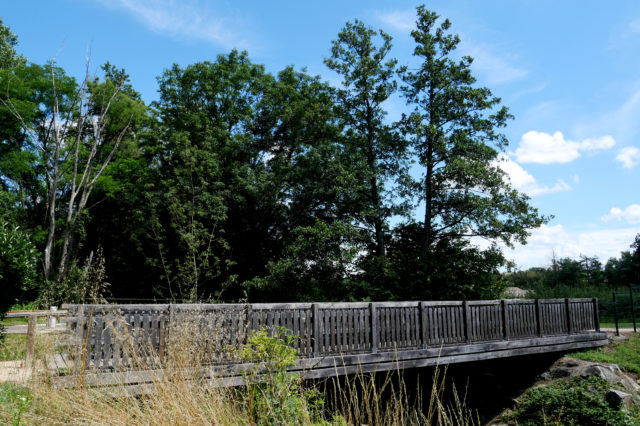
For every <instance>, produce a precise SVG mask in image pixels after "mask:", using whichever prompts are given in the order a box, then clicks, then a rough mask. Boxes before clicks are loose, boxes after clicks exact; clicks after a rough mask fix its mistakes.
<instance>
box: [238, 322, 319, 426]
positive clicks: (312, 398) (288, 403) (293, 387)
mask: <svg viewBox="0 0 640 426" xmlns="http://www.w3.org/2000/svg"><path fill="white" fill-rule="evenodd" d="M287 333H288V330H287V329H286V328H283V327H277V328H276V329H275V330H274V332H273V333H272V334H273V335H270V333H269V331H268V330H267V329H264V328H263V329H261V330H259V331H257V332H254V333H253V334H252V335H251V336H250V337H249V338H248V339H247V344H246V345H245V346H243V347H242V349H240V351H239V354H240V357H241V358H242V360H243V361H246V362H252V363H254V366H253V368H252V369H250V370H249V371H248V372H247V373H245V381H246V383H247V389H246V392H247V395H246V399H247V404H248V410H249V417H250V418H251V420H252V422H253V421H255V422H256V423H257V424H301V423H309V421H310V419H309V416H310V415H313V414H315V413H318V412H319V411H320V410H321V408H322V405H323V401H322V398H321V397H320V394H319V393H318V391H317V390H315V389H311V390H306V391H304V390H303V388H302V387H301V383H300V377H299V376H298V375H297V374H295V373H290V372H288V371H287V368H288V367H290V366H291V365H293V364H294V363H295V361H296V358H297V353H296V350H295V349H294V348H293V347H291V345H292V344H293V343H294V342H295V340H296V339H298V337H297V336H294V335H292V334H287Z"/></svg>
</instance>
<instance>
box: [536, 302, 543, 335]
mask: <svg viewBox="0 0 640 426" xmlns="http://www.w3.org/2000/svg"><path fill="white" fill-rule="evenodd" d="M535 303H536V328H537V330H536V331H537V334H538V337H541V336H542V308H541V307H540V299H536V301H535Z"/></svg>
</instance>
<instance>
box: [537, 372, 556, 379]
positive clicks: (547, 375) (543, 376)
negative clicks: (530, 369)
mask: <svg viewBox="0 0 640 426" xmlns="http://www.w3.org/2000/svg"><path fill="white" fill-rule="evenodd" d="M552 378H553V377H551V373H549V372H548V371H545V372H544V373H542V374H541V375H540V379H541V380H551V379H552Z"/></svg>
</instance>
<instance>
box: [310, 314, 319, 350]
mask: <svg viewBox="0 0 640 426" xmlns="http://www.w3.org/2000/svg"><path fill="white" fill-rule="evenodd" d="M319 311H320V310H319V309H318V304H317V303H313V304H311V312H312V316H313V357H314V358H317V357H318V356H320V315H319Z"/></svg>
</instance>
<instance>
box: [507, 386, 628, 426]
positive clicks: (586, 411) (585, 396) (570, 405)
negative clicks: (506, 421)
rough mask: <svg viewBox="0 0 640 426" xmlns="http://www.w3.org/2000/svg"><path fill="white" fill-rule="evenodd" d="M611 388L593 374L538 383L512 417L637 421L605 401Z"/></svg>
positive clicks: (530, 420) (605, 422)
mask: <svg viewBox="0 0 640 426" xmlns="http://www.w3.org/2000/svg"><path fill="white" fill-rule="evenodd" d="M609 388H610V385H609V384H608V382H607V381H605V380H604V379H601V378H599V377H594V376H592V377H589V378H588V379H582V378H580V377H577V378H574V379H573V380H571V381H558V382H555V383H553V384H551V385H548V386H540V387H536V388H533V389H530V390H529V391H527V392H526V393H525V394H524V396H523V397H522V399H521V401H520V403H519V406H518V409H517V410H516V412H515V413H514V415H513V419H511V420H513V421H514V422H516V423H518V424H525V425H541V424H550V423H551V424H563V425H581V426H583V425H584V426H586V425H628V424H634V423H633V421H632V420H631V419H629V418H628V417H627V416H626V415H625V414H624V413H623V412H621V411H617V410H614V409H612V408H611V407H609V405H608V404H607V403H606V402H605V399H604V396H605V394H606V392H607V391H608V390H609Z"/></svg>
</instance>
